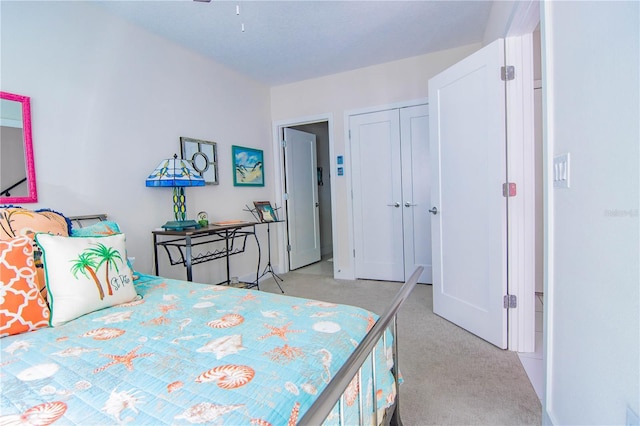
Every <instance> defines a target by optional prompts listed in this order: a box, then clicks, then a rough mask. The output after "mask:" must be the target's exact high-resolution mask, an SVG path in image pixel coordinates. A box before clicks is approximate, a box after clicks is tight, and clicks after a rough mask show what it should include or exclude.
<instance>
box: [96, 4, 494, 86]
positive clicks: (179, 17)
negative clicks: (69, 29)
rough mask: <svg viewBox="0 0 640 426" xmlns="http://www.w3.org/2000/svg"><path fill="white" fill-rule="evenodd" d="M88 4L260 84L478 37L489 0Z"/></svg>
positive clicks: (362, 64) (399, 56) (348, 67)
mask: <svg viewBox="0 0 640 426" xmlns="http://www.w3.org/2000/svg"><path fill="white" fill-rule="evenodd" d="M95 3H96V4H97V5H99V6H100V7H102V8H104V9H105V10H107V11H109V12H111V13H114V14H116V15H119V16H122V17H124V18H126V19H127V20H130V21H131V22H133V23H135V24H136V25H138V26H141V27H143V28H146V29H147V30H149V31H151V32H153V33H156V34H158V35H161V36H163V37H166V38H168V39H171V40H173V41H175V42H177V43H179V44H181V45H183V46H185V47H187V48H189V49H191V50H194V51H196V52H199V53H201V54H202V55H205V56H207V57H210V58H212V59H213V60H215V61H216V62H218V63H221V64H224V65H226V66H227V67H229V68H231V69H233V70H235V71H237V72H239V73H242V74H244V75H246V76H248V77H250V78H253V79H255V80H258V81H260V82H263V83H265V84H268V85H279V84H285V83H290V82H294V81H299V80H305V79H309V78H314V77H320V76H323V75H327V74H334V73H337V72H342V71H348V70H352V69H356V68H361V67H365V66H370V65H374V64H379V63H383V62H388V61H394V60H398V59H403V58H407V57H411V56H416V55H421V54H425V53H430V52H435V51H439V50H444V49H449V48H452V47H457V46H462V45H465V44H471V43H477V42H481V41H482V38H483V35H484V30H485V26H486V23H487V19H488V18H489V13H490V10H491V2H490V1H431V0H429V1H233V2H232V1H216V0H213V1H212V2H210V3H205V2H194V1H190V0H182V1H108V2H100V1H98V2H95ZM238 9H239V12H240V14H237V13H236V12H237V10H238ZM243 25H244V31H242V26H243Z"/></svg>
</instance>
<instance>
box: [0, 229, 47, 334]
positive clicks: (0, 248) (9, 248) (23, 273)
mask: <svg viewBox="0 0 640 426" xmlns="http://www.w3.org/2000/svg"><path fill="white" fill-rule="evenodd" d="M32 244H33V240H32V239H31V238H29V237H17V238H14V239H11V240H8V241H0V302H1V303H0V337H4V336H9V335H11V334H19V333H24V332H25V331H30V330H35V329H37V328H40V327H46V326H48V325H49V307H48V306H47V303H46V302H45V301H44V299H43V297H42V296H41V295H40V292H39V291H38V286H37V285H36V283H35V279H36V268H35V264H34V260H33V246H32Z"/></svg>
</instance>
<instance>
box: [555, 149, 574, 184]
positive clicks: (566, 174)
mask: <svg viewBox="0 0 640 426" xmlns="http://www.w3.org/2000/svg"><path fill="white" fill-rule="evenodd" d="M570 158H571V157H570V155H569V153H566V154H562V155H557V156H555V157H553V186H554V188H569V183H570V176H571V173H570V171H571V167H570V161H569V160H570Z"/></svg>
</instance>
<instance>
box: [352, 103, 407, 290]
mask: <svg viewBox="0 0 640 426" xmlns="http://www.w3.org/2000/svg"><path fill="white" fill-rule="evenodd" d="M349 129H350V130H351V132H350V139H351V159H352V161H351V163H352V181H351V183H352V190H353V236H354V248H355V252H354V256H355V274H356V278H368V279H375V280H385V281H404V248H403V224H402V213H403V211H402V209H403V207H402V159H401V154H400V120H399V112H398V110H397V109H394V110H388V111H379V112H373V113H368V114H360V115H355V116H351V117H350V120H349Z"/></svg>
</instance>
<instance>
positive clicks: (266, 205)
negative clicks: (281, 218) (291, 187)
mask: <svg viewBox="0 0 640 426" xmlns="http://www.w3.org/2000/svg"><path fill="white" fill-rule="evenodd" d="M253 205H254V206H255V207H256V213H257V214H258V219H260V222H276V221H277V220H278V216H276V212H275V210H273V207H271V203H270V202H269V201H254V202H253Z"/></svg>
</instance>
